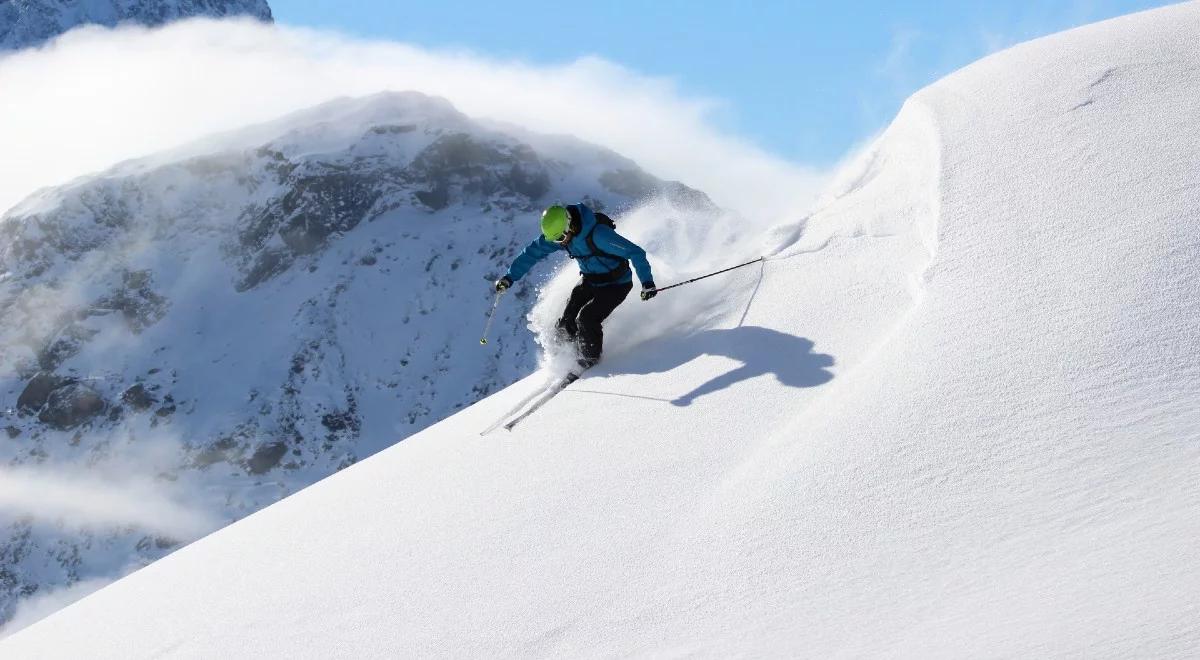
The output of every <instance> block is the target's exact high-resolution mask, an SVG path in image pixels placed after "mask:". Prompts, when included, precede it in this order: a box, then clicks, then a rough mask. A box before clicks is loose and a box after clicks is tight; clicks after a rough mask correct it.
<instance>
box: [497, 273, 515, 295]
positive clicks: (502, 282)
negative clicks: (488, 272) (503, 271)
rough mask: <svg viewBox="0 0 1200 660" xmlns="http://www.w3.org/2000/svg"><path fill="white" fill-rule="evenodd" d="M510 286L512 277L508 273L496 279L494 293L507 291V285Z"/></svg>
mask: <svg viewBox="0 0 1200 660" xmlns="http://www.w3.org/2000/svg"><path fill="white" fill-rule="evenodd" d="M510 286H512V278H510V277H509V276H508V275H505V276H504V277H501V278H500V279H498V280H496V293H500V292H503V291H507V290H508V287H510Z"/></svg>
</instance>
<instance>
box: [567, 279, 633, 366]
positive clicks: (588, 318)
mask: <svg viewBox="0 0 1200 660" xmlns="http://www.w3.org/2000/svg"><path fill="white" fill-rule="evenodd" d="M632 289H633V282H626V283H624V284H609V285H606V286H593V285H591V284H588V283H587V282H586V281H584V280H580V282H579V284H576V285H575V288H574V289H573V290H572V291H571V299H570V300H568V301H567V307H566V309H564V310H563V314H562V318H560V319H559V320H558V330H559V333H561V335H562V337H563V339H565V340H567V341H575V342H578V344H579V354H580V355H581V356H582V357H583V359H584V361H586V362H588V363H590V364H595V363H596V362H598V361H599V360H600V353H601V351H603V350H604V327H603V325H604V319H606V318H608V315H609V314H612V313H613V310H614V309H616V308H617V306H618V305H620V304H621V303H622V302H624V301H625V296H628V295H629V292H630V291H631V290H632Z"/></svg>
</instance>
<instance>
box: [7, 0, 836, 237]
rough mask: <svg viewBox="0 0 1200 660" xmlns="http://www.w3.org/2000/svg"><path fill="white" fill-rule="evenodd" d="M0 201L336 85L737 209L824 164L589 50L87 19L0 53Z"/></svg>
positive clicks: (311, 101) (806, 184)
mask: <svg viewBox="0 0 1200 660" xmlns="http://www.w3.org/2000/svg"><path fill="white" fill-rule="evenodd" d="M0 90H2V91H0V145H3V146H2V147H0V151H2V153H0V209H8V208H10V207H11V206H12V205H14V204H15V203H16V202H18V201H19V200H20V199H22V198H24V197H25V196H27V195H28V194H29V193H30V192H32V191H33V190H34V189H36V188H38V187H42V186H49V185H55V184H59V183H62V182H63V181H65V180H68V179H70V178H73V177H76V176H80V175H83V174H86V173H90V172H96V171H100V170H103V169H104V168H107V167H109V166H111V165H113V164H115V163H116V162H119V161H121V160H125V159H129V158H135V157H139V156H143V155H148V154H150V153H153V152H156V151H160V150H163V149H167V148H171V147H174V146H177V145H180V144H183V143H187V142H190V141H192V140H196V139H199V138H201V137H203V136H206V135H209V134H212V133H215V132H220V131H228V130H233V129H237V128H240V127H243V126H245V125H247V124H251V123H257V122H262V121H267V120H271V119H274V118H276V117H278V116H281V115H283V114H286V113H289V112H293V111H296V110H300V109H303V108H307V107H310V106H314V105H317V104H319V103H321V102H324V101H327V100H329V99H331V98H335V97H338V96H364V95H368V94H372V93H375V92H379V91H383V90H396V91H404V90H416V91H419V92H423V93H426V94H431V95H437V96H442V97H445V98H446V99H448V100H449V101H450V102H451V103H453V104H454V105H455V106H457V107H458V109H459V110H461V111H463V112H464V113H466V114H468V115H471V116H473V117H477V118H487V119H494V120H499V121H504V122H510V123H514V124H518V125H520V126H523V127H526V128H528V129H531V130H534V131H538V132H544V133H567V134H572V135H575V136H577V137H580V138H582V139H584V140H588V141H591V142H595V143H598V144H601V145H604V146H607V147H609V148H611V149H613V150H615V151H617V152H618V153H621V154H622V155H625V156H627V157H629V158H632V159H634V160H635V161H637V162H638V164H639V165H641V166H642V167H643V168H645V169H647V170H649V171H650V172H652V173H654V174H656V175H658V176H660V177H664V178H669V179H676V180H680V181H683V182H684V183H687V184H688V185H691V186H693V187H696V188H699V189H702V190H704V191H705V192H707V193H709V195H710V196H712V197H713V199H714V200H715V201H716V202H717V203H718V204H721V205H723V206H727V207H730V208H734V209H737V210H738V211H740V212H742V213H743V214H746V215H752V214H753V215H770V214H778V213H787V212H788V209H792V208H795V207H796V206H803V202H804V201H807V200H808V199H810V198H811V197H812V195H813V194H814V192H815V191H816V190H817V189H818V188H819V186H820V183H821V181H822V179H823V176H822V173H821V172H819V171H817V170H815V169H813V168H808V167H803V166H800V165H796V164H794V163H789V162H787V161H785V160H783V159H781V158H778V157H775V156H772V155H771V154H768V153H765V152H763V151H762V150H760V149H758V148H756V147H754V146H752V145H751V144H749V143H748V142H746V141H744V140H741V139H739V138H737V137H736V136H731V135H728V134H724V133H722V132H721V131H719V130H718V129H716V128H715V127H714V125H713V123H712V122H711V121H710V113H711V111H712V110H713V109H714V107H715V104H714V103H713V102H712V101H710V100H706V99H699V98H690V97H686V96H683V95H682V94H681V93H680V92H679V91H678V90H677V89H676V88H675V86H674V85H673V84H672V83H671V82H670V81H669V80H663V79H657V78H648V77H645V76H641V75H639V74H637V73H635V72H632V71H629V70H627V69H624V68H622V67H619V66H617V65H614V64H611V63H609V62H606V61H604V60H601V59H598V58H585V59H581V60H578V61H574V62H570V63H567V64H563V65H560V66H533V65H530V64H526V63H522V62H512V61H495V60H490V59H487V58H485V57H482V56H479V55H475V54H471V53H466V52H432V51H429V50H424V49H420V48H415V47H412V46H409V45H405V44H399V43H388V42H379V41H362V40H354V39H351V38H348V37H344V36H340V35H337V34H332V33H328V32H318V31H313V30H308V29H298V28H289V27H279V26H274V27H273V26H268V25H263V24H258V23H255V22H253V21H221V22H218V21H210V20H193V21H187V22H183V23H176V24H173V25H170V26H168V27H165V28H160V29H154V30H148V29H144V28H138V27H124V28H120V29H116V30H110V29H105V28H97V27H88V28H83V29H78V30H75V31H73V32H71V33H69V34H67V35H65V36H63V37H61V38H60V39H58V40H57V41H55V42H54V43H52V44H50V45H48V46H46V47H44V48H42V49H38V50H30V51H23V52H20V53H17V54H13V55H9V56H6V57H3V58H0Z"/></svg>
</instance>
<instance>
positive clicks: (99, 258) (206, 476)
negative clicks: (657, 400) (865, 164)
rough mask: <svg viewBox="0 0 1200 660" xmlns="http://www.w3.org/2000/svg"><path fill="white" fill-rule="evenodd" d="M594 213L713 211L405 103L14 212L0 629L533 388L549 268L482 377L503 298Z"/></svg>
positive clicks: (0, 448) (248, 141) (419, 103)
mask: <svg viewBox="0 0 1200 660" xmlns="http://www.w3.org/2000/svg"><path fill="white" fill-rule="evenodd" d="M516 135H519V136H520V137H516ZM593 198H594V199H596V200H598V201H596V202H594V203H595V204H597V205H599V204H600V203H602V202H603V203H604V204H605V206H604V208H605V209H606V210H607V211H608V212H610V213H612V214H613V215H614V217H616V218H617V219H618V221H619V222H620V223H621V227H622V230H623V231H627V232H637V231H638V229H637V227H638V225H642V224H646V221H647V220H648V219H650V218H654V219H656V220H657V221H659V222H661V221H663V220H664V219H666V218H669V217H671V216H672V215H674V216H680V215H682V214H684V213H685V211H684V210H677V209H676V208H674V204H675V203H678V204H679V208H680V209H686V213H687V215H688V216H693V215H695V214H697V213H701V214H702V213H708V212H714V211H715V209H714V207H712V205H711V203H709V202H708V201H707V198H706V197H704V195H703V194H702V193H699V192H697V191H695V190H692V189H690V188H687V187H686V186H684V185H682V184H679V183H668V182H663V181H660V180H658V179H656V178H654V177H652V176H650V175H648V174H646V173H645V172H644V171H642V170H641V169H639V168H638V167H637V165H636V164H634V163H633V162H632V161H630V160H628V159H626V158H622V157H621V156H619V155H617V154H615V153H613V152H612V151H609V150H607V149H603V148H600V147H597V146H595V145H589V144H587V143H584V142H581V141H579V140H574V139H571V138H566V137H552V136H539V135H536V134H533V133H530V132H528V131H519V130H515V129H506V128H496V127H491V126H490V125H484V124H482V123H480V122H479V121H476V120H473V119H471V118H469V117H467V116H466V115H463V114H462V113H460V112H458V111H457V110H455V109H454V107H453V106H451V105H450V104H449V103H448V102H447V101H445V100H444V99H438V98H434V97H429V96H425V95H423V94H419V93H415V92H408V93H381V94H376V95H373V96H370V97H366V98H361V99H338V100H334V101H330V102H328V103H325V104H322V105H321V106H318V107H316V108H312V109H308V110H305V111H301V112H298V113H295V114H292V115H290V116H287V117H284V118H282V119H279V120H277V121H274V122H270V123H269V124H266V125H261V126H252V127H248V128H246V129H243V130H240V131H236V132H234V133H231V134H226V135H220V136H215V137H212V138H210V139H207V140H204V141H203V142H202V143H200V144H192V145H188V146H185V147H181V148H178V149H176V150H174V151H172V152H169V153H165V154H159V155H157V156H154V157H150V158H146V159H141V160H137V161H131V162H127V163H124V164H122V165H119V166H117V167H114V168H112V169H110V170H108V171H106V172H102V173H99V174H95V175H92V176H88V177H84V178H81V179H79V180H77V181H74V182H72V183H70V184H68V185H65V186H61V187H58V188H51V189H46V190H42V191H39V192H38V193H36V194H34V195H32V196H31V197H30V198H28V199H27V200H26V201H25V202H24V203H22V204H21V205H19V206H17V207H16V208H14V209H13V210H12V211H11V212H9V213H6V214H4V215H0V435H2V437H3V440H2V441H0V626H4V624H6V623H7V621H8V619H9V618H10V617H12V616H13V614H14V610H17V608H19V607H23V606H22V605H20V603H23V602H27V601H28V600H29V597H30V596H36V597H37V598H39V599H41V600H44V599H45V598H46V597H47V595H48V593H49V592H53V590H55V589H59V588H63V587H68V586H71V585H74V584H76V583H77V582H80V581H83V582H89V581H92V580H94V579H97V578H106V579H109V580H113V579H116V578H118V577H121V576H122V575H124V574H126V573H128V572H130V571H131V570H132V569H134V568H138V567H140V566H143V565H145V564H146V563H149V562H151V561H154V560H155V559H158V558H159V557H161V556H163V555H165V554H167V553H168V552H170V551H171V550H173V549H175V548H178V547H179V546H181V545H183V544H186V543H187V542H190V541H192V540H194V539H196V538H199V537H200V536H202V535H204V534H206V533H208V532H210V531H212V530H214V529H216V528H217V527H219V526H221V525H223V524H228V523H230V522H232V521H234V520H237V519H238V518H241V517H243V516H245V515H248V514H250V513H252V512H254V511H256V510H258V509H260V508H262V507H264V506H267V505H268V504H271V503H273V502H275V501H278V500H280V499H282V498H283V497H285V496H287V495H290V494H292V493H294V492H296V491H297V490H299V489H301V488H303V487H305V486H308V485H309V484H311V483H313V482H315V481H318V480H319V479H321V478H324V477H326V476H328V475H329V474H331V473H333V472H334V471H336V470H338V469H341V468H343V467H345V466H347V465H350V464H352V463H354V462H355V461H357V460H359V459H361V458H365V457H366V456H369V455H371V454H373V453H375V452H376V451H378V450H380V449H383V448H385V447H387V446H390V445H391V444H393V443H394V442H396V441H397V440H399V439H401V438H403V437H406V436H408V435H411V434H413V433H416V432H417V431H420V430H422V429H424V428H425V427H427V426H429V425H431V424H433V423H434V422H437V421H439V420H441V419H443V418H445V417H447V416H449V415H450V414H452V413H454V412H457V411H458V410H461V409H462V408H464V407H466V406H469V405H471V404H472V403H475V402H476V401H478V400H480V399H482V398H484V397H485V396H487V395H489V394H491V393H493V392H496V391H499V390H500V389H502V388H504V387H506V386H508V385H509V384H511V383H513V382H515V381H517V380H518V379H520V378H521V377H523V376H526V375H528V374H529V373H531V372H533V371H534V370H535V369H536V368H537V363H538V359H539V352H538V350H537V346H536V345H535V343H534V341H533V337H532V336H531V335H530V332H529V331H528V329H527V328H526V324H525V323H524V322H523V319H524V318H525V317H526V316H527V315H528V313H529V311H530V310H531V309H532V307H533V306H534V303H535V301H536V298H537V296H536V289H537V286H536V285H538V284H541V283H543V282H545V281H546V280H547V279H548V278H549V276H550V275H551V274H552V268H549V267H543V268H541V269H539V270H538V271H537V272H535V273H533V274H532V275H531V276H530V278H529V281H528V282H529V283H530V284H532V286H524V287H522V288H521V289H520V290H518V291H516V292H514V294H513V295H510V296H507V297H506V298H505V300H504V304H503V306H501V307H499V308H498V309H497V314H496V324H495V327H494V329H493V332H492V334H491V342H490V344H489V345H490V346H491V347H492V349H493V350H491V351H489V352H488V353H486V354H485V355H484V356H483V357H482V358H481V357H480V356H479V352H478V345H479V344H478V340H479V336H480V334H479V333H480V332H481V331H482V329H483V324H484V317H485V315H486V313H487V310H488V308H489V306H490V304H491V303H492V300H493V298H494V294H493V292H492V290H491V287H490V284H491V282H493V281H495V279H496V278H498V277H499V276H500V275H501V274H502V273H503V272H504V271H505V269H506V268H507V267H508V264H509V263H510V262H511V261H512V259H513V257H514V256H515V255H516V254H517V252H518V251H519V250H521V249H522V248H523V247H524V246H525V245H527V244H528V242H529V241H530V240H531V238H532V237H534V236H536V235H537V218H538V214H539V213H540V211H541V209H543V208H544V207H545V206H546V205H548V204H550V203H552V202H554V201H557V200H579V199H593ZM672 200H673V201H672ZM635 207H637V210H635ZM598 208H599V206H598ZM701 209H707V210H705V211H702V210H701ZM464 345H466V346H468V347H470V348H471V349H472V350H471V351H470V352H469V353H468V354H469V355H471V356H472V358H473V359H470V360H463V359H461V355H462V351H461V347H462V346H464ZM114 499H115V500H116V502H115V503H114V502H113V501H112V500H114ZM89 501H106V502H108V504H107V506H103V507H95V506H92V507H89V506H87V505H86V504H85V502H89ZM185 521H190V522H188V524H182V523H184V522H185ZM93 584H94V582H93ZM17 616H18V617H20V618H24V616H25V615H24V613H23V612H19V611H18V612H17ZM5 632H11V629H10V628H8V627H5V628H4V630H3V631H0V635H2V634H4V633H5Z"/></svg>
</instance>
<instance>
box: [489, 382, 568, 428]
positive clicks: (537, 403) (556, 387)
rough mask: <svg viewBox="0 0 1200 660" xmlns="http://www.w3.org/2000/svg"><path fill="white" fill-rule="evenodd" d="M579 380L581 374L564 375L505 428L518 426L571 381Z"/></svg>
mask: <svg viewBox="0 0 1200 660" xmlns="http://www.w3.org/2000/svg"><path fill="white" fill-rule="evenodd" d="M577 380H579V374H567V375H566V376H565V377H563V379H562V380H560V381H558V382H557V383H555V384H553V385H551V386H550V387H549V388H547V389H546V391H545V392H543V393H542V396H540V397H538V398H537V399H535V400H534V402H533V403H532V404H530V405H529V408H528V409H526V410H525V412H523V413H521V414H520V415H517V416H516V417H514V418H513V420H512V421H511V422H509V423H507V424H505V425H504V430H505V431H511V430H513V427H514V426H516V425H517V424H519V423H520V422H521V420H523V419H525V418H526V417H529V416H530V415H532V414H533V413H535V412H537V411H538V409H539V408H541V407H542V406H544V405H546V402H548V401H549V400H550V399H553V398H554V397H555V395H557V394H558V393H559V392H561V391H563V390H565V389H567V386H568V385H570V384H571V383H574V382H575V381H577Z"/></svg>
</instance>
